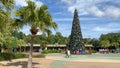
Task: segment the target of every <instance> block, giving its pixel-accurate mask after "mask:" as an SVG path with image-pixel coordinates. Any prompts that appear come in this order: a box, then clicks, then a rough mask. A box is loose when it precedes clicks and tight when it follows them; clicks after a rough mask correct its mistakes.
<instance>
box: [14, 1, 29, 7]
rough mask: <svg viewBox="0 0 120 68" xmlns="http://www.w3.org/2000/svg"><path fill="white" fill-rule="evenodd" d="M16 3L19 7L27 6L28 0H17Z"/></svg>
mask: <svg viewBox="0 0 120 68" xmlns="http://www.w3.org/2000/svg"><path fill="white" fill-rule="evenodd" d="M15 3H16V5H18V6H27V3H26V0H15Z"/></svg>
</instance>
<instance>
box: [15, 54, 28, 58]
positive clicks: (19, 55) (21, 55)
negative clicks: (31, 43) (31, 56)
mask: <svg viewBox="0 0 120 68" xmlns="http://www.w3.org/2000/svg"><path fill="white" fill-rule="evenodd" d="M27 56H28V55H27V54H24V53H16V54H15V58H16V59H18V58H26V57H27Z"/></svg>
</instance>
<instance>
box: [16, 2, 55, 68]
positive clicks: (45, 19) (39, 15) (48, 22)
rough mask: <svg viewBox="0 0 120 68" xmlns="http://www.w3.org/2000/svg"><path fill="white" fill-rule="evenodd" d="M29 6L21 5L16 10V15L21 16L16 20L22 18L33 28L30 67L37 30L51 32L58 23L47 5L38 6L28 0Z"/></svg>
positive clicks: (23, 21)
mask: <svg viewBox="0 0 120 68" xmlns="http://www.w3.org/2000/svg"><path fill="white" fill-rule="evenodd" d="M27 4H28V5H27V6H24V7H21V8H20V9H19V10H17V12H16V16H18V17H19V18H18V19H16V20H20V21H21V23H19V24H21V25H22V26H23V25H26V24H27V25H30V26H31V29H30V32H31V34H32V35H31V46H30V53H29V61H28V68H32V49H33V43H34V42H33V41H34V37H35V35H36V34H37V32H38V31H39V30H40V31H42V32H47V33H48V32H50V29H51V28H54V29H56V28H57V24H56V23H55V22H53V20H52V17H51V15H50V14H49V12H48V10H47V9H48V8H47V6H45V5H42V6H41V7H36V5H35V3H34V2H32V1H27Z"/></svg>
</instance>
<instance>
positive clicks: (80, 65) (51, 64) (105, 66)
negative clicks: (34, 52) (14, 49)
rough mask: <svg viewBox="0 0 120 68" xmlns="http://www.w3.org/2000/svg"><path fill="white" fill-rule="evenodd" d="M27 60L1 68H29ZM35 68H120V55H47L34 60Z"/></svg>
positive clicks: (7, 63)
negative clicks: (67, 56) (68, 56)
mask: <svg viewBox="0 0 120 68" xmlns="http://www.w3.org/2000/svg"><path fill="white" fill-rule="evenodd" d="M27 60H28V59H27V58H25V59H15V60H12V62H9V61H3V62H0V68H8V67H9V68H27ZM33 68H120V54H92V55H72V56H71V57H70V58H66V57H65V54H59V53H57V54H54V53H53V54H47V55H46V58H33Z"/></svg>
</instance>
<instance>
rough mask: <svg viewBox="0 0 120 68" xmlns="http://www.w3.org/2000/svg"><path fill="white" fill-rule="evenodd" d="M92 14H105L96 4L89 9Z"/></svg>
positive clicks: (100, 15) (99, 15)
mask: <svg viewBox="0 0 120 68" xmlns="http://www.w3.org/2000/svg"><path fill="white" fill-rule="evenodd" d="M88 11H89V12H90V13H91V14H93V15H95V16H98V17H102V16H104V12H102V11H101V10H99V8H98V7H96V6H92V7H91V8H90V9H89V10H88Z"/></svg>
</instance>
